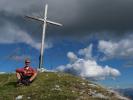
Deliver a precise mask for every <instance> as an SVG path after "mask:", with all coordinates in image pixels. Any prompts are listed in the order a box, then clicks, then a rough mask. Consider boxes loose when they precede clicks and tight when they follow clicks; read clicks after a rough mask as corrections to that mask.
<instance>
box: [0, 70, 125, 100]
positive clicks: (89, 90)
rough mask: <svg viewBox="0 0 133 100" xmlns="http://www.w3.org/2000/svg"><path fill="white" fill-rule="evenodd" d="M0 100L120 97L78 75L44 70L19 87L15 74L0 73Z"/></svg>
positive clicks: (102, 99)
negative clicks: (28, 84) (29, 83)
mask: <svg viewBox="0 0 133 100" xmlns="http://www.w3.org/2000/svg"><path fill="white" fill-rule="evenodd" d="M118 98H119V99H118ZM0 100H122V97H121V99H120V96H118V94H115V93H114V92H111V91H109V90H107V89H105V88H103V87H101V86H99V85H97V84H94V83H92V82H89V81H87V80H84V79H81V78H79V77H75V76H72V75H69V74H64V73H55V72H45V73H40V74H38V76H37V79H36V80H35V81H34V82H33V83H32V84H31V85H30V86H21V87H17V86H16V77H15V74H1V75H0ZM123 100H125V99H123Z"/></svg>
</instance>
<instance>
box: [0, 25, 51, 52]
mask: <svg viewBox="0 0 133 100" xmlns="http://www.w3.org/2000/svg"><path fill="white" fill-rule="evenodd" d="M0 33H1V34H0V44H13V43H14V44H15V43H25V44H27V45H30V46H31V47H33V48H35V49H37V50H39V49H40V43H39V42H36V41H35V40H34V39H33V38H32V37H31V36H30V35H29V34H28V33H27V32H26V31H24V30H21V29H20V28H19V27H18V26H16V25H15V24H13V23H10V22H6V24H5V25H4V26H2V27H1V28H0ZM51 47H52V43H50V42H48V43H46V44H45V48H51Z"/></svg>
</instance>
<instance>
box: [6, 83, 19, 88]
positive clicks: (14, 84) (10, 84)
mask: <svg viewBox="0 0 133 100" xmlns="http://www.w3.org/2000/svg"><path fill="white" fill-rule="evenodd" d="M5 85H6V86H13V87H16V86H17V82H8V83H6V84H5Z"/></svg>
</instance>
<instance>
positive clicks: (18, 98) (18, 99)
mask: <svg viewBox="0 0 133 100" xmlns="http://www.w3.org/2000/svg"><path fill="white" fill-rule="evenodd" d="M22 99H23V95H19V96H17V97H16V99H15V100H22Z"/></svg>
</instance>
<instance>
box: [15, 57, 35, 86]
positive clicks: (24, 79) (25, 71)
mask: <svg viewBox="0 0 133 100" xmlns="http://www.w3.org/2000/svg"><path fill="white" fill-rule="evenodd" d="M29 65H30V60H29V59H26V60H25V66H24V68H18V69H16V77H17V79H18V81H17V84H19V85H22V84H24V85H30V83H32V81H33V80H34V79H35V78H36V76H37V71H36V70H35V69H33V68H32V67H30V66H29Z"/></svg>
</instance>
